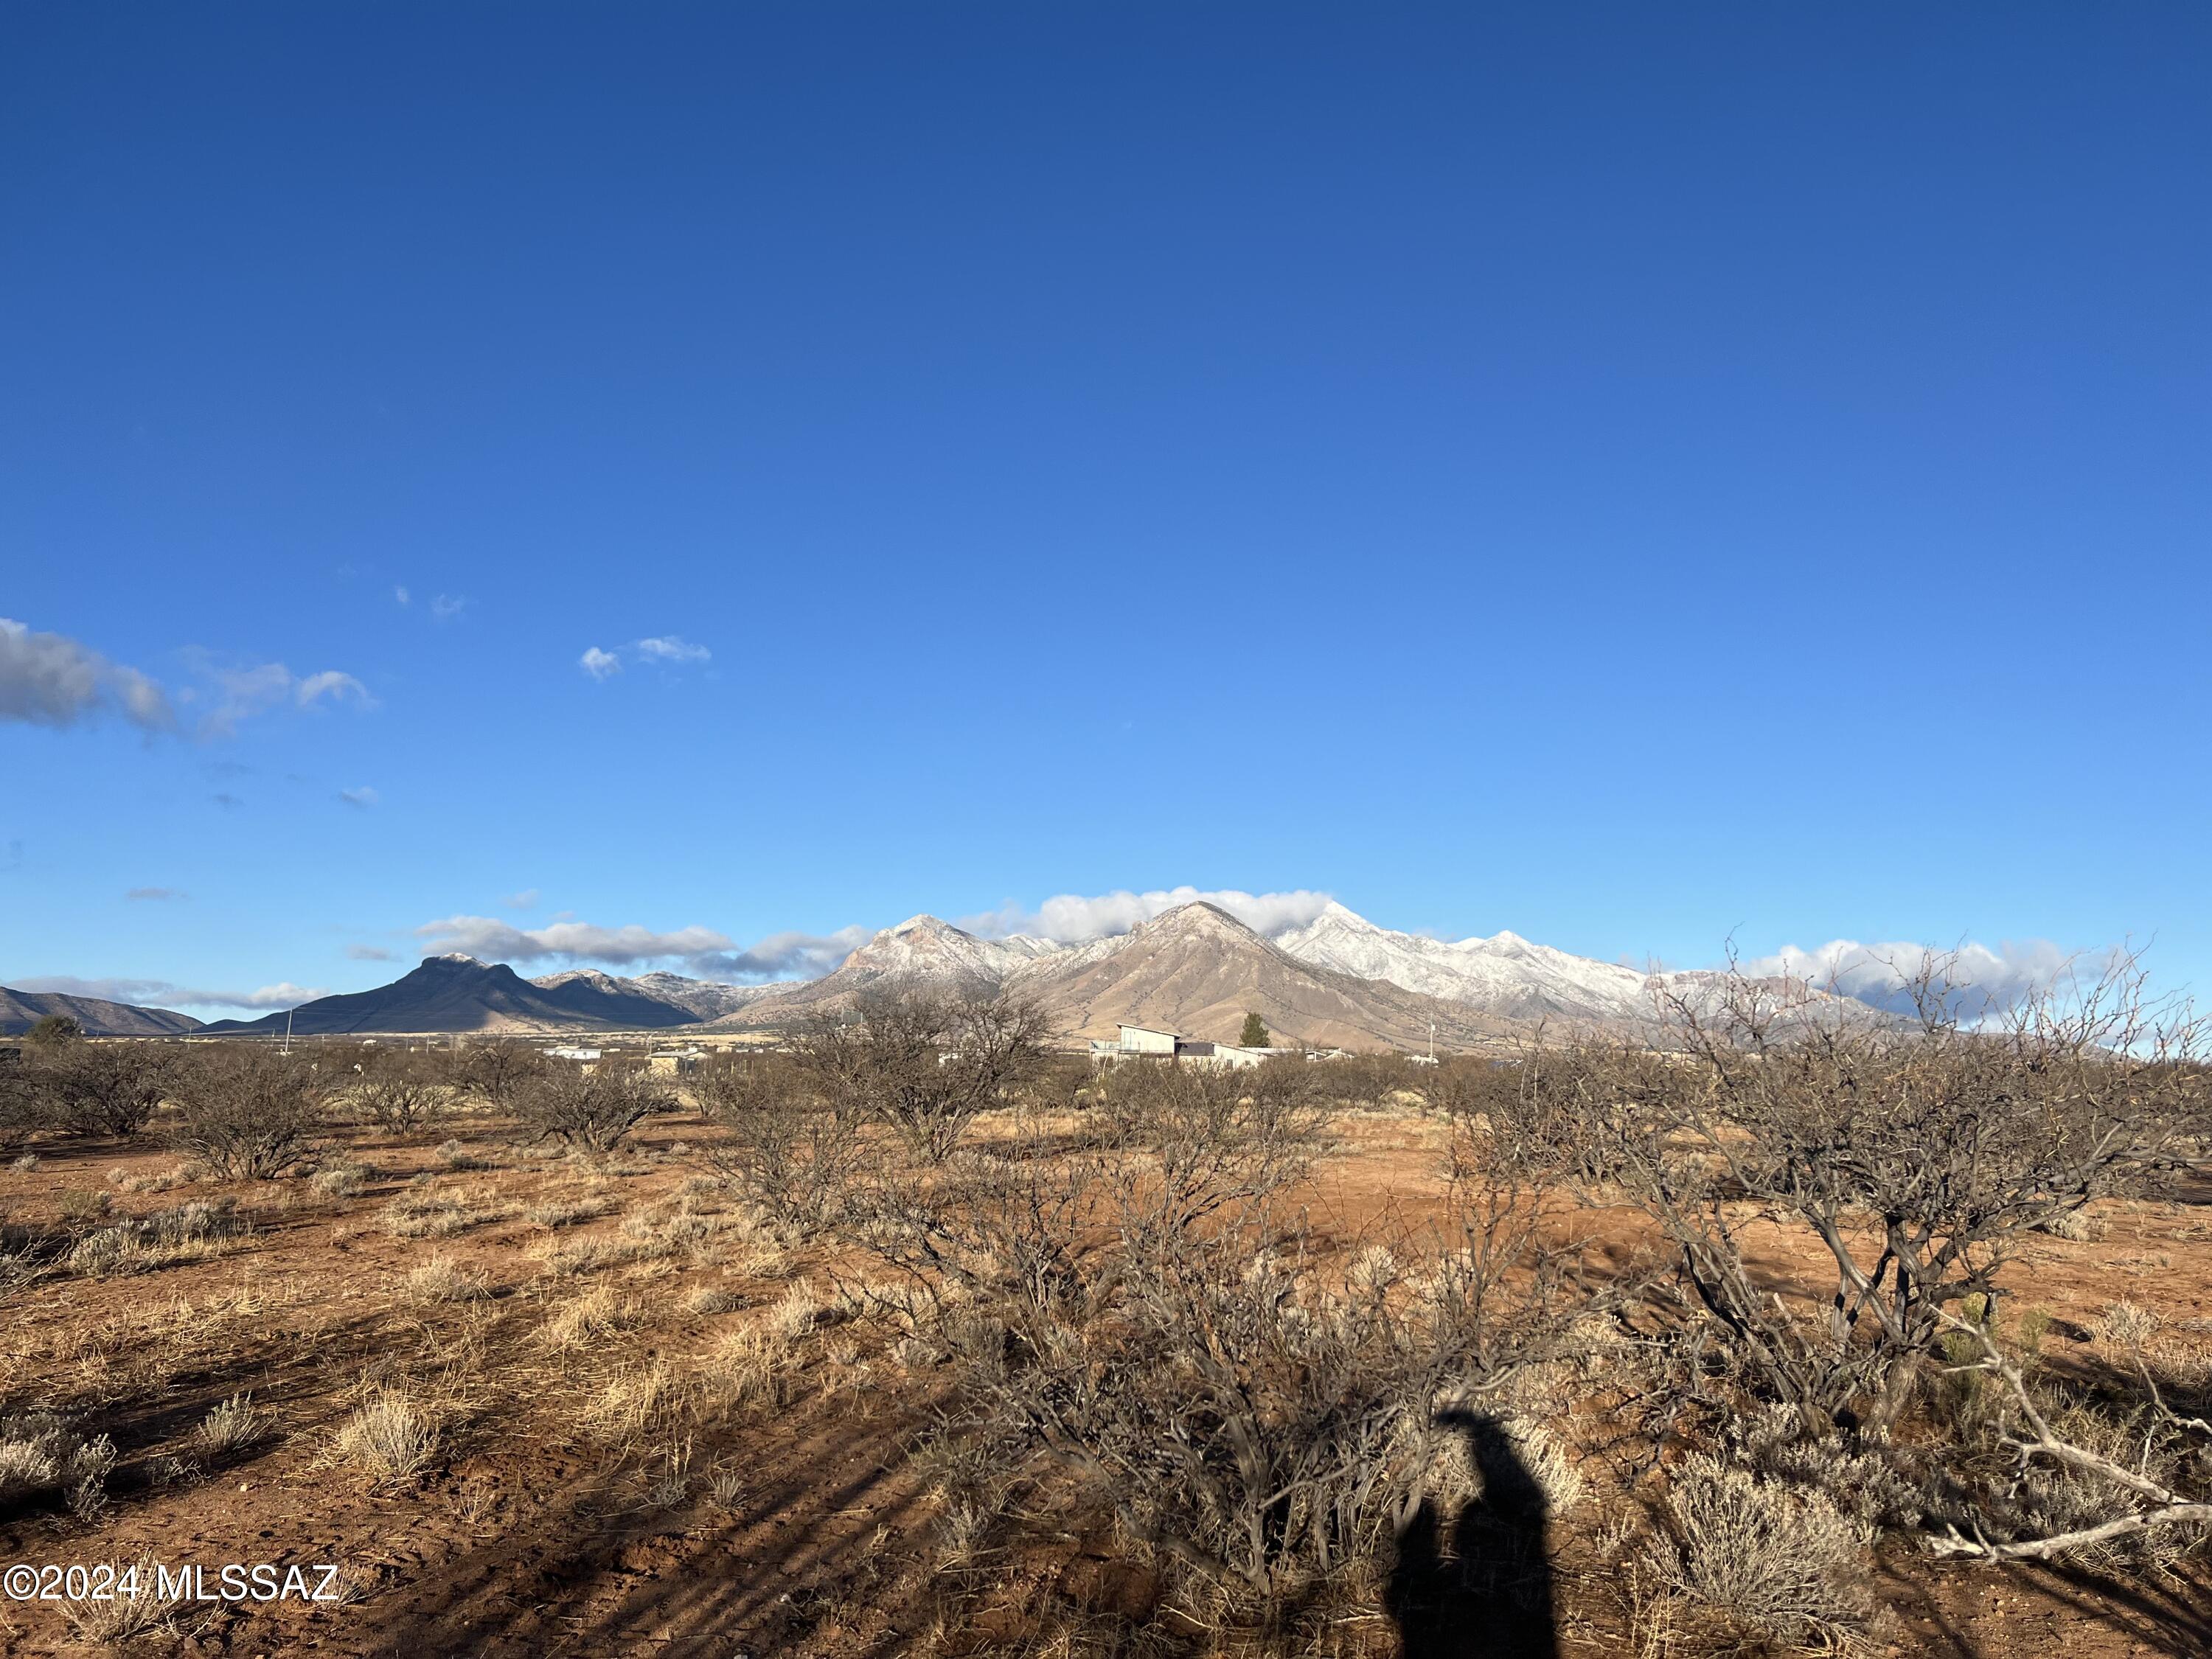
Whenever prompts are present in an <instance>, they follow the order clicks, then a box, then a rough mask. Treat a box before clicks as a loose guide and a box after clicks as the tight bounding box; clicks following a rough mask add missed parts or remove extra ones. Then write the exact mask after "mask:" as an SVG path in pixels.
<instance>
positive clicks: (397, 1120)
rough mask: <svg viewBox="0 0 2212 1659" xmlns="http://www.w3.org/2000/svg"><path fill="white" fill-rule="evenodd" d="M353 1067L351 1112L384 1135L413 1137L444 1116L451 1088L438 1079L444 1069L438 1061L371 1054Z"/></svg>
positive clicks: (432, 1058)
mask: <svg viewBox="0 0 2212 1659" xmlns="http://www.w3.org/2000/svg"><path fill="white" fill-rule="evenodd" d="M356 1064H357V1065H358V1066H359V1069H358V1070H357V1071H356V1073H355V1076H356V1078H357V1079H359V1080H358V1081H357V1082H356V1083H355V1085H353V1088H352V1089H351V1091H349V1093H350V1096H351V1100H352V1104H353V1109H354V1110H355V1111H356V1113H357V1114H358V1115H360V1117H361V1118H362V1120H363V1121H367V1122H369V1123H373V1124H374V1125H375V1126H376V1127H378V1128H380V1129H382V1130H383V1131H384V1132H385V1133H387V1134H394V1135H408V1134H413V1133H415V1132H416V1131H417V1130H419V1129H424V1128H428V1127H429V1126H430V1125H431V1124H433V1123H435V1122H436V1121H438V1120H439V1119H440V1118H441V1117H443V1116H444V1115H446V1112H447V1107H448V1103H449V1100H450V1097H451V1094H452V1088H451V1085H448V1084H447V1082H446V1081H445V1080H444V1079H443V1078H442V1077H441V1076H440V1073H441V1071H443V1070H445V1069H447V1068H446V1067H444V1066H441V1065H440V1064H439V1063H438V1059H437V1057H434V1056H423V1055H417V1054H378V1053H376V1052H375V1051H374V1050H371V1051H370V1052H369V1056H368V1058H367V1059H365V1060H361V1061H358V1062H356Z"/></svg>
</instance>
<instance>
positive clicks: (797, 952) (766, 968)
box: [691, 927, 872, 980]
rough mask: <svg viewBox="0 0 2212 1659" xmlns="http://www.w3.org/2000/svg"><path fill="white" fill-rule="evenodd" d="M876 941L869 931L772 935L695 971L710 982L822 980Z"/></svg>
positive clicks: (703, 962)
mask: <svg viewBox="0 0 2212 1659" xmlns="http://www.w3.org/2000/svg"><path fill="white" fill-rule="evenodd" d="M871 937H872V933H871V931H870V930H869V929H868V928H866V927H841V928H839V929H838V930H837V931H836V933H770V934H769V936H768V937H767V938H766V939H762V940H761V941H760V942H759V943H757V944H756V945H749V946H748V947H747V948H745V949H744V950H743V951H733V952H726V953H724V954H721V955H719V956H711V957H695V958H694V959H693V961H692V964H691V967H692V971H693V972H694V973H696V974H699V975H703V976H705V977H707V978H709V979H740V980H763V979H786V978H791V977H794V976H795V977H798V978H800V979H819V978H820V977H821V976H822V975H824V974H826V973H828V972H829V971H830V970H831V969H834V968H836V966H837V964H838V963H841V962H842V961H844V959H845V958H846V957H849V956H850V955H852V954H853V952H854V951H856V950H858V949H859V948H860V946H861V945H865V944H866V943H867V942H868V940H869V939H870V938H871Z"/></svg>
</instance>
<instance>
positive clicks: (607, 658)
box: [576, 645, 622, 680]
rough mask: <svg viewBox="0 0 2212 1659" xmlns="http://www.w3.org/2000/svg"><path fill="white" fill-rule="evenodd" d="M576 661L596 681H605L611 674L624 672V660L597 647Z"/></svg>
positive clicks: (587, 651) (591, 648) (593, 647)
mask: <svg viewBox="0 0 2212 1659" xmlns="http://www.w3.org/2000/svg"><path fill="white" fill-rule="evenodd" d="M576 661H577V664H578V665H579V666H580V667H581V668H582V669H583V671H585V672H586V674H589V675H590V676H591V677H592V678H593V679H595V680H603V679H605V678H607V677H608V676H609V675H610V674H619V673H621V672H622V659H621V658H620V657H617V655H615V653H613V652H611V651H602V650H600V649H599V647H598V646H596V645H595V646H592V647H590V649H588V650H586V652H585V653H584V654H583V655H582V656H580V657H579V658H577V659H576Z"/></svg>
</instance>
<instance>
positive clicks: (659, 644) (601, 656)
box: [577, 634, 714, 680]
mask: <svg viewBox="0 0 2212 1659" xmlns="http://www.w3.org/2000/svg"><path fill="white" fill-rule="evenodd" d="M624 650H627V651H628V652H629V658H630V660H632V661H634V662H641V663H644V664H646V665H647V666H650V667H659V668H684V667H689V666H690V665H693V664H695V663H702V662H708V661H711V660H712V659H713V658H714V653H713V652H712V651H709V650H708V648H707V647H705V646H703V645H694V644H693V643H692V642H691V641H690V640H687V639H684V638H682V637H681V636H679V635H675V634H662V635H657V636H656V637H654V638H653V639H649V640H633V641H630V643H629V645H628V646H627V647H621V648H619V649H617V650H613V651H605V650H602V649H601V648H600V647H598V646H596V645H595V646H592V647H591V648H590V649H588V650H586V652H585V653H584V654H583V655H582V656H581V657H580V658H578V659H577V662H578V664H579V665H580V666H581V667H582V669H583V671H585V672H586V674H589V675H590V676H591V677H592V678H593V679H595V680H604V679H609V678H612V677H613V676H615V675H617V674H619V673H621V672H622V669H623V651H624Z"/></svg>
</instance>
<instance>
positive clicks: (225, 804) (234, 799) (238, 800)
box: [208, 792, 246, 812]
mask: <svg viewBox="0 0 2212 1659" xmlns="http://www.w3.org/2000/svg"><path fill="white" fill-rule="evenodd" d="M208 799H210V800H211V801H213V802H214V803H215V804H216V805H217V806H220V807H221V808H222V810H223V811H226V812H228V811H234V810H235V809H236V808H238V807H240V806H243V805H246V801H245V799H244V798H243V797H241V796H238V795H234V794H230V793H228V792H221V793H216V794H212V795H210V796H209V797H208Z"/></svg>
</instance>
